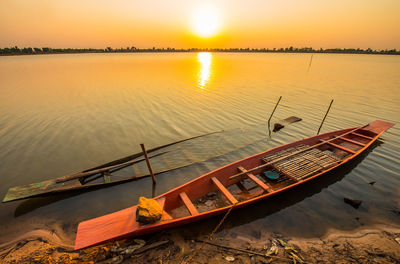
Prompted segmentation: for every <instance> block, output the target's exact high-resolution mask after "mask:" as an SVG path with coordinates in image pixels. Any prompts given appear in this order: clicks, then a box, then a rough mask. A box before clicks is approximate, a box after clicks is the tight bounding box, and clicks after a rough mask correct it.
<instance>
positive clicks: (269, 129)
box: [268, 96, 282, 136]
mask: <svg viewBox="0 0 400 264" xmlns="http://www.w3.org/2000/svg"><path fill="white" fill-rule="evenodd" d="M281 99H282V96H280V97H279V100H278V102H277V103H276V105H275V107H274V110H272V113H271V115H270V116H269V119H268V132H269V136H271V126H270V124H269V122H270V121H271V118H272V116H273V115H274V113H275V110H276V108H277V107H278V104H279V102H280V101H281Z"/></svg>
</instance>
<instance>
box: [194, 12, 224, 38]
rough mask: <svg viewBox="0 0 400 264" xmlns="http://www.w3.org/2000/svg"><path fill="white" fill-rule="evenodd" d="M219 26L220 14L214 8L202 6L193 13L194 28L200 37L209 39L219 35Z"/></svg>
mask: <svg viewBox="0 0 400 264" xmlns="http://www.w3.org/2000/svg"><path fill="white" fill-rule="evenodd" d="M219 24H220V22H219V17H218V12H217V10H216V8H215V7H213V6H202V7H199V8H197V9H196V10H195V11H194V12H193V17H192V27H193V30H194V32H195V33H196V34H197V35H198V36H200V37H203V38H208V37H212V36H214V35H215V34H217V32H218V30H219Z"/></svg>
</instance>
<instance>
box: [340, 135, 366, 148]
mask: <svg viewBox="0 0 400 264" xmlns="http://www.w3.org/2000/svg"><path fill="white" fill-rule="evenodd" d="M340 139H343V140H344V141H347V142H350V143H352V144H355V145H359V146H361V147H364V146H365V144H364V143H361V142H360V141H355V140H351V139H349V138H345V137H341V138H340Z"/></svg>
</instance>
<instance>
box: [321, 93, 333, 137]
mask: <svg viewBox="0 0 400 264" xmlns="http://www.w3.org/2000/svg"><path fill="white" fill-rule="evenodd" d="M332 103H333V99H332V101H331V103H330V104H329V107H328V110H326V113H325V116H324V119H322V122H321V125H320V126H319V128H318V132H317V135H319V131H320V130H321V127H322V125H323V124H324V122H325V118H326V116H327V115H328V113H329V110H330V109H331V106H332Z"/></svg>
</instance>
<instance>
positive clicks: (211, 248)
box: [0, 227, 400, 264]
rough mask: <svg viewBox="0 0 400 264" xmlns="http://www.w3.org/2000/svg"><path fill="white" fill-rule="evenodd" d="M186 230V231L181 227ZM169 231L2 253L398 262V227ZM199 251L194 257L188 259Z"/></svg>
mask: <svg viewBox="0 0 400 264" xmlns="http://www.w3.org/2000/svg"><path fill="white" fill-rule="evenodd" d="M180 231H182V230H180ZM180 231H179V230H171V231H170V232H164V233H160V234H157V235H155V236H151V237H145V239H147V241H145V240H143V239H126V240H121V241H118V242H112V243H108V244H104V245H100V246H95V247H91V248H88V249H84V250H80V251H74V250H72V249H71V248H64V247H61V246H59V245H55V244H52V243H51V242H48V241H45V240H41V239H34V240H33V239H32V240H26V241H23V242H20V243H17V244H15V245H13V246H12V247H10V248H8V249H4V250H3V251H0V260H1V262H2V263H9V264H11V263H12V264H14V263H46V264H50V263H51V264H53V263H67V264H68V263H69V264H72V263H100V264H119V263H170V264H181V263H188V262H186V261H187V260H189V259H190V261H189V263H250V264H253V263H365V262H368V261H373V262H378V263H396V261H398V259H400V228H387V227H379V228H378V227H374V228H373V229H366V228H364V229H360V230H355V231H352V232H344V231H338V230H335V231H330V232H329V233H328V234H327V235H325V236H324V237H318V238H310V239H306V238H289V237H285V236H283V235H281V234H277V233H272V234H270V233H262V235H261V236H260V237H259V238H255V237H249V239H248V240H243V238H242V237H241V236H234V235H232V234H225V233H226V232H225V231H224V232H221V233H222V234H220V235H219V236H217V237H216V238H215V239H213V240H212V241H210V240H208V238H207V237H201V238H189V237H187V235H188V234H182V232H180ZM192 255H195V256H194V257H193V258H190V257H191V256H192Z"/></svg>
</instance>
